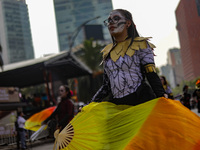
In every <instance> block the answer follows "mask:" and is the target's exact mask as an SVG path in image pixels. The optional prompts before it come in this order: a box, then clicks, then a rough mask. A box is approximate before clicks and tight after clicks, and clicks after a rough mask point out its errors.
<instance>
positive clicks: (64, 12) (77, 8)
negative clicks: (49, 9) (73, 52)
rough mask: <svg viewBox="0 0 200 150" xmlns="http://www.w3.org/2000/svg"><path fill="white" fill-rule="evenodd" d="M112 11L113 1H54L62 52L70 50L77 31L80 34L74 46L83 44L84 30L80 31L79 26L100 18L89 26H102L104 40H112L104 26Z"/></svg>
mask: <svg viewBox="0 0 200 150" xmlns="http://www.w3.org/2000/svg"><path fill="white" fill-rule="evenodd" d="M112 9H113V7H112V1H111V0H71V1H68V0H54V10H55V16H56V25H57V35H58V43H59V49H60V51H63V50H69V45H70V44H69V43H70V39H72V37H73V33H76V31H79V33H78V35H77V37H76V38H75V39H74V46H76V45H79V44H81V43H82V42H83V41H84V40H85V34H84V30H83V29H81V30H79V26H81V25H82V24H84V23H85V22H87V21H89V20H91V19H94V18H96V17H98V16H100V18H96V19H94V20H92V21H89V22H88V23H87V25H88V24H92V25H102V29H103V37H104V40H110V35H109V32H108V30H107V27H105V26H104V25H103V21H104V20H105V19H106V18H107V17H108V15H109V13H110V11H111V10H112ZM94 33H95V32H94Z"/></svg>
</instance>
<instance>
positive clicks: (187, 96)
mask: <svg viewBox="0 0 200 150" xmlns="http://www.w3.org/2000/svg"><path fill="white" fill-rule="evenodd" d="M188 88H189V87H188V85H185V86H184V87H183V97H182V98H181V99H180V101H181V103H182V104H183V105H184V106H185V107H187V108H188V109H191V105H190V99H191V94H189V93H188Z"/></svg>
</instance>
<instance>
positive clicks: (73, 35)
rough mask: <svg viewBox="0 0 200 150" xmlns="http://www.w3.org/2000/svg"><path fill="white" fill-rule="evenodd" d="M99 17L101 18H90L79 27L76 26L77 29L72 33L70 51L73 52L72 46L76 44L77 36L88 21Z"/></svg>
mask: <svg viewBox="0 0 200 150" xmlns="http://www.w3.org/2000/svg"><path fill="white" fill-rule="evenodd" d="M98 18H100V16H97V17H95V18H92V19H89V20H87V21H85V22H84V23H82V24H81V25H80V26H79V27H78V28H76V30H75V31H74V32H73V33H72V35H71V36H70V38H69V53H71V51H72V47H73V45H74V41H75V38H76V37H77V35H78V33H79V31H80V30H81V28H82V27H84V26H85V25H86V24H87V23H88V22H90V21H92V20H95V19H98Z"/></svg>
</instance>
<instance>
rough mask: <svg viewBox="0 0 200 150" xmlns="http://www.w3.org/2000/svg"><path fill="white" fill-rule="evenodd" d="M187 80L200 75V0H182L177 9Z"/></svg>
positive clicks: (182, 56) (184, 70)
mask: <svg viewBox="0 0 200 150" xmlns="http://www.w3.org/2000/svg"><path fill="white" fill-rule="evenodd" d="M175 14H176V21H177V30H178V34H179V40H180V46H181V58H182V64H183V72H184V79H185V80H188V81H189V80H193V79H195V78H196V77H198V76H200V69H199V64H200V0H180V2H179V4H178V7H177V9H176V11H175Z"/></svg>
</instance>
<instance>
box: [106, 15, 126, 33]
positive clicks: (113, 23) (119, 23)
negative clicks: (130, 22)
mask: <svg viewBox="0 0 200 150" xmlns="http://www.w3.org/2000/svg"><path fill="white" fill-rule="evenodd" d="M106 21H107V22H106V23H107V26H108V29H109V32H110V34H111V35H112V36H115V35H118V34H121V33H123V32H127V28H126V19H125V17H124V16H123V15H122V14H120V12H118V11H112V12H111V13H110V15H109V17H108V19H107V20H106Z"/></svg>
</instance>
